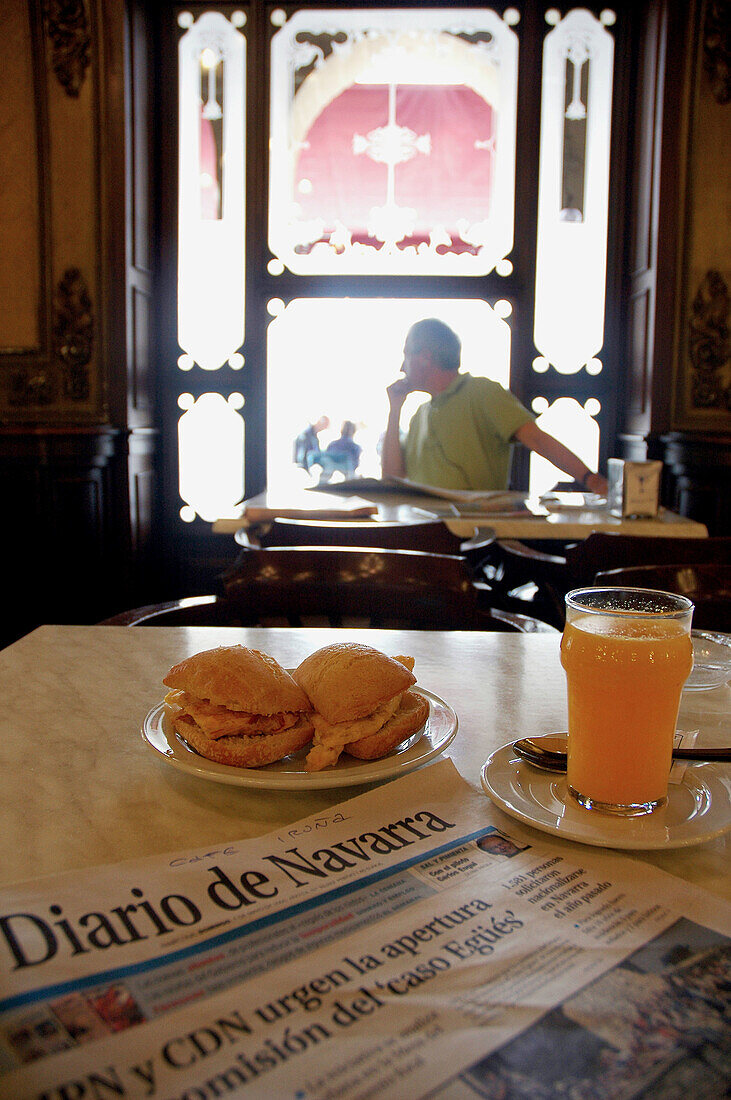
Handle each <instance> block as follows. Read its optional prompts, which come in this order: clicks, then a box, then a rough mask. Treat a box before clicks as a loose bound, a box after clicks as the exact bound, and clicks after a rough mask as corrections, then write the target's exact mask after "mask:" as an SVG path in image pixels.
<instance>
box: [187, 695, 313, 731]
mask: <svg viewBox="0 0 731 1100" xmlns="http://www.w3.org/2000/svg"><path fill="white" fill-rule="evenodd" d="M165 702H166V703H169V704H170V705H171V706H176V707H180V709H181V711H182V712H183V713H182V714H181V715H179V717H181V718H182V717H183V716H184V715H188V716H189V717H190V718H191V719H192V720H193V722H195V724H196V726H198V728H199V729H201V730H202V731H203V733H205V734H206V736H207V737H210V738H211V740H214V741H215V740H216V739H217V738H219V737H236V736H251V735H256V734H265V733H280V732H281V731H282V730H287V729H291V727H292V726H295V725H296V724H297V722H298V721H299V720H300V718H301V717H302V715H301V714H300V713H298V712H294V711H280V712H279V713H277V714H249V713H247V712H246V711H243V710H230V709H229V708H228V707H224V706H220V705H219V704H218V703H211V702H209V701H208V700H207V699H196V698H195V697H194V696H192V695H189V694H188V693H187V692H186V691H180V690H173V691H169V692H168V693H167V695H166V696H165Z"/></svg>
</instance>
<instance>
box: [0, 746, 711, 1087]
mask: <svg viewBox="0 0 731 1100" xmlns="http://www.w3.org/2000/svg"><path fill="white" fill-rule="evenodd" d="M507 822H508V819H507V818H505V817H504V815H502V814H501V813H500V812H499V811H498V810H496V809H495V808H494V807H493V806H492V804H491V803H490V802H489V801H488V800H487V799H486V798H484V797H483V796H482V795H481V794H480V793H478V792H477V791H475V790H474V789H473V788H472V787H471V786H470V785H469V784H467V783H466V782H465V781H464V780H463V779H462V778H461V777H460V775H459V773H458V772H457V771H456V769H455V768H454V766H453V764H452V763H451V761H448V760H444V761H440V762H438V763H435V764H432V765H430V766H429V767H428V768H425V769H422V770H421V771H418V772H415V773H412V774H411V775H408V776H404V777H403V778H401V779H398V780H396V781H393V782H391V783H388V784H385V785H383V786H380V787H377V788H375V789H372V790H370V791H369V792H367V793H365V794H362V795H360V796H358V797H356V798H354V799H351V800H349V801H346V802H343V803H341V804H339V805H337V806H335V807H333V808H331V809H329V810H326V811H324V812H323V813H320V814H317V815H314V816H312V817H310V818H308V819H305V820H303V821H301V822H298V823H297V824H295V825H293V826H291V827H287V828H286V829H283V830H278V831H276V832H274V833H271V834H269V835H268V836H265V837H260V838H256V839H253V840H252V839H248V840H244V841H242V842H241V843H237V844H230V845H226V846H222V847H220V848H206V849H199V850H195V851H189V852H181V853H177V854H173V855H170V856H167V857H162V856H159V857H149V858H146V859H143V860H136V861H130V862H127V863H123V864H117V865H115V866H109V867H102V868H98V869H95V870H91V871H89V870H85V871H80V872H75V873H68V874H63V875H58V876H52V877H46V878H44V879H40V880H35V881H30V882H24V883H20V884H17V885H15V886H13V887H7V888H5V889H4V890H2V891H0V967H1V972H2V987H1V988H2V998H1V999H0V1074H1V1075H0V1097H3V1098H11V1097H12V1098H13V1100H24V1098H26V1097H27V1098H36V1100H41V1098H43V1100H80V1098H87V1097H93V1098H102V1097H104V1098H106V1097H111V1096H115V1097H116V1096H123V1097H140V1098H141V1097H161V1098H165V1100H177V1098H179V1100H192V1098H195V1100H209V1098H211V1100H213V1098H219V1097H234V1096H244V1097H266V1098H267V1100H272V1098H279V1097H292V1098H297V1100H370V1098H384V1097H385V1098H394V1100H403V1097H405V1096H408V1097H409V1098H410V1100H411V1098H418V1097H427V1096H429V1097H437V1098H441V1100H447V1098H449V1100H453V1098H468V1097H477V1096H502V1095H504V1096H508V1095H509V1096H511V1097H513V1096H525V1097H531V1098H534V1097H539V1098H540V1097H554V1096H556V1095H567V1096H568V1095H570V1096H571V1097H572V1098H574V1100H577V1098H578V1100H580V1098H582V1097H595V1096H607V1097H612V1098H617V1097H625V1096H627V1097H629V1096H635V1095H639V1094H641V1093H643V1091H644V1094H645V1095H646V1094H647V1089H648V1088H649V1087H650V1086H652V1085H653V1083H657V1082H659V1081H662V1082H663V1083H664V1084H665V1085H666V1086H667V1085H668V1084H669V1085H670V1086H672V1085H675V1086H677V1085H678V1082H682V1083H683V1090H684V1091H685V1092H686V1093H687V1094H688V1095H695V1096H700V1095H703V1096H715V1095H718V1096H721V1095H724V1094H725V1093H724V1088H725V1085H724V1082H725V1079H726V1077H727V1075H728V1073H729V1070H730V1069H731V1066H730V1065H729V1049H728V1031H727V1030H725V1027H724V1010H725V1004H726V1002H725V999H724V993H723V990H724V988H726V989H727V988H728V982H729V978H730V977H731V973H730V971H731V951H730V949H729V948H730V942H729V932H731V906H729V905H728V904H727V903H725V902H724V901H721V900H719V899H717V898H714V897H712V896H711V895H709V894H707V893H705V892H703V891H700V890H698V889H697V888H695V887H693V888H691V887H689V886H688V884H686V883H685V882H683V881H682V880H679V879H676V878H674V877H672V876H670V875H667V874H665V873H664V872H661V871H658V870H656V869H654V868H653V867H651V866H649V865H646V864H644V863H641V862H638V861H637V860H635V859H633V858H631V857H628V856H622V855H619V854H617V853H609V852H605V851H603V850H600V849H594V848H585V847H582V848H580V847H579V846H573V845H571V846H570V845H560V844H554V845H551V844H549V843H545V844H544V843H543V842H537V841H536V834H535V833H533V832H530V831H523V830H522V829H521V828H520V827H519V826H518V825H517V823H514V822H510V823H509V824H508V825H506V823H507ZM513 826H515V827H513ZM546 839H547V840H548V838H546ZM724 983H725V985H724ZM695 1082H698V1089H697V1090H695V1091H694V1084H695ZM701 1086H702V1087H701ZM667 1094H668V1095H670V1094H672V1095H676V1094H677V1092H672V1088H670V1091H669V1092H668V1093H667Z"/></svg>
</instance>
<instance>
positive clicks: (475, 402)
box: [404, 373, 534, 489]
mask: <svg viewBox="0 0 731 1100" xmlns="http://www.w3.org/2000/svg"><path fill="white" fill-rule="evenodd" d="M533 419H534V418H533V416H532V414H531V413H530V412H528V410H527V409H526V408H525V407H524V406H523V405H521V403H520V401H518V399H517V397H514V396H513V394H512V393H510V392H509V390H505V389H503V387H502V386H501V385H500V384H499V383H498V382H493V381H491V379H489V378H481V377H476V376H473V375H471V374H467V373H464V374H457V375H456V376H455V379H454V381H453V382H452V384H451V385H450V386H449V387H448V388H447V389H446V390H444V392H443V393H440V394H437V395H436V396H435V397H432V398H431V400H429V401H426V402H425V403H424V404H423V405H420V406H419V408H418V409H417V410H416V412H415V413H414V415H413V416H412V418H411V422H410V424H409V430H408V434H407V437H406V440H405V442H404V460H405V463H406V476H407V477H408V478H409V480H410V481H419V482H422V483H424V484H426V485H438V486H439V487H440V488H442V489H505V488H506V487H507V484H508V474H509V464H510V442H511V438H512V436H513V435H514V434H515V432H516V431H517V430H518V429H519V428H521V427H522V426H523V425H524V424H527V423H529V422H530V421H532V420H533Z"/></svg>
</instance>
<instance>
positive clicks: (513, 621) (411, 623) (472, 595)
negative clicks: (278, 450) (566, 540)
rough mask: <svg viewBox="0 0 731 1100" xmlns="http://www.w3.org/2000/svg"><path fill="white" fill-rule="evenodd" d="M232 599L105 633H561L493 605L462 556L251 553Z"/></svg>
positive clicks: (228, 580)
mask: <svg viewBox="0 0 731 1100" xmlns="http://www.w3.org/2000/svg"><path fill="white" fill-rule="evenodd" d="M222 580H223V586H224V592H225V595H224V596H223V597H221V596H200V597H194V598H192V599H187V600H176V601H172V602H169V603H166V604H157V605H150V606H147V607H142V608H135V609H133V610H132V611H127V612H123V613H122V614H120V615H117V616H114V617H113V618H111V619H106V620H104V624H103V625H112V626H153V625H163V624H165V625H181V626H182V625H186V626H194V625H198V626H202V625H217V626H222V625H232V626H305V627H306V626H335V627H346V628H347V627H378V628H386V629H414V630H429V629H434V630H492V631H495V630H497V631H512V632H520V633H555V631H554V630H553V628H551V627H549V626H547V625H546V624H545V623H540V622H538V621H537V620H535V619H532V618H531V617H530V616H525V615H516V614H511V613H510V612H504V611H497V610H493V609H491V608H490V607H489V606H487V605H486V604H485V603H484V602H483V601H484V596H485V595H489V594H488V593H483V592H482V591H481V590H480V588H479V586H476V585H474V584H473V582H472V579H471V576H470V573H469V569H468V567H467V565H466V563H465V562H464V560H463V559H462V558H460V557H456V556H450V555H444V554H423V553H419V552H417V551H408V550H377V549H357V548H354V547H336V548H333V547H272V548H270V549H265V550H249V551H247V552H246V553H245V554H242V555H241V558H240V559H239V561H238V562H237V563H236V565H235V566H233V567H232V568H231V569H230V570H228V571H227V572H226V573H225V574H224V575H223V578H222Z"/></svg>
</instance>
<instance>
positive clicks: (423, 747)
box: [142, 687, 457, 791]
mask: <svg viewBox="0 0 731 1100" xmlns="http://www.w3.org/2000/svg"><path fill="white" fill-rule="evenodd" d="M413 690H414V691H416V692H417V693H418V694H419V695H423V697H424V698H425V699H426V700H427V701H428V703H429V717H428V718H427V720H426V724H425V725H424V726H423V727H422V728H421V729H420V730H418V731H417V732H416V733H415V734H413V735H412V736H411V737H409V738H408V740H407V741H404V742H403V743H402V744H401V745H398V746H397V748H395V749H394V750H393V752H391V753H389V754H388V756H383V757H381V759H380V760H356V759H355V757H352V756H347V755H343V756H341V758H340V759H339V760H338V762H337V764H335V765H334V766H333V767H332V768H325V769H324V770H323V771H321V772H308V771H306V770H305V757H306V756H307V752H308V749H307V748H304V749H300V751H299V752H295V753H292V755H291V756H287V757H285V759H284V760H278V761H277V762H276V763H275V764H268V765H267V766H266V767H265V768H232V767H229V766H228V765H227V764H217V763H216V762H215V761H214V760H206V759H205V757H203V756H199V755H198V753H197V752H195V751H194V750H193V749H191V748H190V746H189V745H187V744H186V742H185V741H183V739H182V738H181V737H179V736H178V734H177V733H176V732H175V729H174V728H173V724H172V722H171V721H170V720H169V718H170V714H171V713H172V708H171V707H169V706H168V705H167V704H166V703H158V704H157V706H155V707H153V708H152V710H151V711H150V712H149V714H148V715H147V716H146V718H145V721H144V723H143V725H142V737H143V739H144V741H145V742H146V743H147V744H148V745H149V746H150V747H151V748H152V749H154V750H155V752H157V753H158V754H159V755H160V756H161V757H162V758H163V759H164V760H165V761H166V762H167V763H168V764H171V765H172V766H173V767H174V768H178V769H179V770H180V771H183V772H187V773H188V774H189V775H192V776H195V777H196V778H197V779H209V780H211V781H212V782H214V783H228V784H231V785H232V786H235V787H258V788H264V789H266V790H280V791H282V790H286V791H298V790H314V789H317V790H326V789H329V788H332V787H352V786H355V785H356V784H359V783H376V782H380V781H382V780H384V779H391V778H393V776H396V775H404V774H405V773H406V772H410V771H413V770H414V769H415V768H420V767H421V766H422V764H426V763H427V762H428V761H429V760H433V759H434V757H435V756H439V755H440V753H443V752H444V750H445V749H446V747H447V745H449V744H450V743H451V742H452V741H453V740H454V737H455V735H456V733H457V715H456V714H455V712H454V711H453V710H452V708H451V707H450V705H449V703H445V702H444V700H443V699H440V698H439V696H438V695H434V694H433V693H432V692H431V691H426V689H425V688H422V687H418V688H414V689H413Z"/></svg>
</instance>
